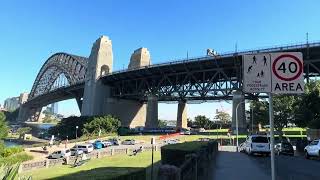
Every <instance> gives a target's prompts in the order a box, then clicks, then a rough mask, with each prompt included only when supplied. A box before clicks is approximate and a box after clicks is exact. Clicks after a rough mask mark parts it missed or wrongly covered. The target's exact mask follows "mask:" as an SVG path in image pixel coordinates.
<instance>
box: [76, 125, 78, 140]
mask: <svg viewBox="0 0 320 180" xmlns="http://www.w3.org/2000/svg"><path fill="white" fill-rule="evenodd" d="M78 128H79V126H76V140H77V139H78Z"/></svg>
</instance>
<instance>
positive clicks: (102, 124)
mask: <svg viewBox="0 0 320 180" xmlns="http://www.w3.org/2000/svg"><path fill="white" fill-rule="evenodd" d="M120 126H121V122H120V120H119V119H117V118H114V117H113V116H111V115H107V116H102V117H94V118H93V119H92V120H91V121H90V122H87V123H85V124H84V125H83V129H82V131H83V133H84V134H86V135H93V134H94V135H98V134H99V132H101V134H108V133H114V132H117V130H118V128H119V127H120Z"/></svg>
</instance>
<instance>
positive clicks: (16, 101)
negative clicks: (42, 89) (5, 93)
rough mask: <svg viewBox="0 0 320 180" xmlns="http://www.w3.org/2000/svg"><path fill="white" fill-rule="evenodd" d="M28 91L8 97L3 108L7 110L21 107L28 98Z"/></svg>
mask: <svg viewBox="0 0 320 180" xmlns="http://www.w3.org/2000/svg"><path fill="white" fill-rule="evenodd" d="M28 96H29V94H28V93H25V92H24V93H21V94H20V96H18V97H11V98H7V99H6V100H5V101H4V105H3V108H4V109H6V110H7V111H14V110H16V109H18V108H19V107H20V105H22V104H24V103H25V102H26V101H27V100H28Z"/></svg>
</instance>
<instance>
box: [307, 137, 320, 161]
mask: <svg viewBox="0 0 320 180" xmlns="http://www.w3.org/2000/svg"><path fill="white" fill-rule="evenodd" d="M304 153H305V157H306V158H307V159H308V158H309V157H310V156H318V157H320V139H317V140H313V141H312V142H311V143H310V144H309V145H308V146H306V147H305V148H304Z"/></svg>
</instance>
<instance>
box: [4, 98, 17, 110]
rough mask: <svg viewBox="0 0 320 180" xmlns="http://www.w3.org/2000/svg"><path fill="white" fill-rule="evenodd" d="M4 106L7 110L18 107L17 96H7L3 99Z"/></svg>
mask: <svg viewBox="0 0 320 180" xmlns="http://www.w3.org/2000/svg"><path fill="white" fill-rule="evenodd" d="M4 108H5V109H6V110H7V111H14V110H16V109H17V108H19V97H12V98H7V99H6V100H5V101H4Z"/></svg>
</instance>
